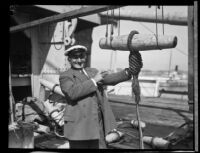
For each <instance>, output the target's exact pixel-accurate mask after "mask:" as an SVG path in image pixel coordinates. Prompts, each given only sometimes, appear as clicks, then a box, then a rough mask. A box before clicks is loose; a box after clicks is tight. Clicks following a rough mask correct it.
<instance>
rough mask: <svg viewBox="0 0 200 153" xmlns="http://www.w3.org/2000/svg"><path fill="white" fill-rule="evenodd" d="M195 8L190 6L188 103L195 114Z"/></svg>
mask: <svg viewBox="0 0 200 153" xmlns="http://www.w3.org/2000/svg"><path fill="white" fill-rule="evenodd" d="M193 12H194V7H193V6H188V103H189V108H190V111H191V112H193V104H194V26H193V25H194V24H193V23H194V14H193Z"/></svg>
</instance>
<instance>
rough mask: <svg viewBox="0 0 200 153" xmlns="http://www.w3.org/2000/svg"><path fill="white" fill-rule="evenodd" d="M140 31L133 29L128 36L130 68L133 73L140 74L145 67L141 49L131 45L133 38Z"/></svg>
mask: <svg viewBox="0 0 200 153" xmlns="http://www.w3.org/2000/svg"><path fill="white" fill-rule="evenodd" d="M138 33H139V32H138V31H135V30H133V31H131V32H130V34H129V36H128V42H127V47H128V49H129V50H130V54H129V70H130V72H131V74H132V75H138V74H139V72H140V70H141V68H142V67H143V63H142V57H141V54H140V52H139V51H137V50H135V49H133V48H132V47H131V40H132V38H133V36H134V35H135V34H138Z"/></svg>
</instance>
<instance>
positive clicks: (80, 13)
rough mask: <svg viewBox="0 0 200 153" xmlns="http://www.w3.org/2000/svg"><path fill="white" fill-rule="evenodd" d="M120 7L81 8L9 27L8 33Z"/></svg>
mask: <svg viewBox="0 0 200 153" xmlns="http://www.w3.org/2000/svg"><path fill="white" fill-rule="evenodd" d="M118 7H121V6H110V5H100V6H95V5H94V6H91V7H83V8H81V9H76V10H73V11H70V12H66V13H62V14H58V15H53V16H50V17H46V18H43V19H38V20H35V21H31V22H28V23H24V24H20V25H17V26H14V27H10V32H11V33H13V32H17V31H21V30H25V29H28V28H32V27H35V26H37V25H41V24H45V23H54V22H60V21H65V20H70V19H73V18H78V17H81V16H86V15H90V14H94V13H98V12H101V11H105V10H107V9H113V8H118Z"/></svg>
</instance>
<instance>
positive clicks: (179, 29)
mask: <svg viewBox="0 0 200 153" xmlns="http://www.w3.org/2000/svg"><path fill="white" fill-rule="evenodd" d="M163 8H164V15H165V13H170V14H178V13H181V14H184V15H185V16H187V6H164V7H163ZM121 9H127V10H134V11H136V12H145V13H148V12H149V13H151V12H153V13H155V6H151V7H150V8H149V7H148V6H126V7H123V8H121ZM161 13H162V10H161V9H158V14H161ZM157 28H158V34H159V35H163V24H159V23H158V24H157ZM108 29H110V27H109V26H108ZM118 30H119V31H120V35H128V34H129V33H130V32H131V31H132V30H137V31H138V32H139V33H141V34H153V33H154V34H156V23H149V22H135V21H128V20H120V29H115V31H114V36H115V35H116V36H117V35H118ZM105 33H106V25H100V26H98V27H95V28H94V29H93V34H92V38H93V44H92V55H91V67H95V68H98V69H100V70H105V69H110V68H113V69H115V68H126V67H128V55H129V52H128V51H117V53H113V51H112V50H105V49H101V48H100V47H99V40H100V39H101V38H104V37H105ZM164 34H165V35H172V36H177V38H178V42H177V46H176V47H175V48H171V49H162V50H151V51H141V52H140V53H141V55H142V59H143V68H142V69H143V70H152V71H159V70H166V71H168V70H169V69H170V70H174V68H175V66H176V65H178V68H179V70H184V71H187V70H188V56H187V55H188V27H187V26H177V25H170V24H164ZM111 55H113V56H111ZM170 57H171V58H170ZM170 59H171V62H170ZM111 61H113V62H112V64H111ZM114 61H115V62H114ZM114 63H115V64H114ZM170 63H171V64H170ZM170 65H171V66H170Z"/></svg>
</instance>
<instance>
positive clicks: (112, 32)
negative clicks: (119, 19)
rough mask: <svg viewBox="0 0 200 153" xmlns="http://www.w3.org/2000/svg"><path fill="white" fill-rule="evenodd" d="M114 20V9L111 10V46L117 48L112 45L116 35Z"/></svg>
mask: <svg viewBox="0 0 200 153" xmlns="http://www.w3.org/2000/svg"><path fill="white" fill-rule="evenodd" d="M112 22H114V10H113V9H112V10H111V27H110V47H111V49H112V50H115V49H114V48H113V46H112V40H113V35H114V25H113V23H112Z"/></svg>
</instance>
